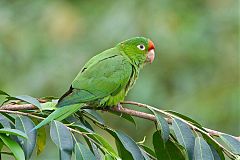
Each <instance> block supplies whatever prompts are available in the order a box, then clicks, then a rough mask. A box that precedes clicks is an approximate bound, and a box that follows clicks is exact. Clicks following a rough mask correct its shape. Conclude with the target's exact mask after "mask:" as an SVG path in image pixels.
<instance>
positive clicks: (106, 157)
mask: <svg viewBox="0 0 240 160" xmlns="http://www.w3.org/2000/svg"><path fill="white" fill-rule="evenodd" d="M104 160H114V158H113V157H112V156H111V155H109V154H105V155H104Z"/></svg>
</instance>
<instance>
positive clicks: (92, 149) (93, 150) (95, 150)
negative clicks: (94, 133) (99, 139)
mask: <svg viewBox="0 0 240 160" xmlns="http://www.w3.org/2000/svg"><path fill="white" fill-rule="evenodd" d="M89 143H90V146H89V147H90V149H91V151H92V152H93V154H94V156H95V157H96V159H97V160H101V159H102V156H101V153H100V152H99V149H98V147H97V146H96V145H95V144H94V143H93V142H92V141H89Z"/></svg>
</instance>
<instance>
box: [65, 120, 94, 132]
mask: <svg viewBox="0 0 240 160" xmlns="http://www.w3.org/2000/svg"><path fill="white" fill-rule="evenodd" d="M65 120H66V121H67V122H69V123H71V124H72V125H71V127H74V128H76V129H78V130H79V131H81V132H89V133H92V132H93V128H92V126H91V125H90V124H89V123H88V122H87V121H86V120H83V119H78V118H76V117H74V116H69V117H67V118H66V119H65Z"/></svg>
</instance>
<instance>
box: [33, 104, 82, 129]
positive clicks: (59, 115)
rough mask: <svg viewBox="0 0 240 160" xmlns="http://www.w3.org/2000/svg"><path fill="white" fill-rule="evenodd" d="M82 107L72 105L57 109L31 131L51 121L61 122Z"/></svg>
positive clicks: (80, 105)
mask: <svg viewBox="0 0 240 160" xmlns="http://www.w3.org/2000/svg"><path fill="white" fill-rule="evenodd" d="M82 106H83V105H82V104H74V105H69V106H64V107H61V108H57V109H56V110H55V111H54V112H52V113H51V114H50V115H49V116H48V117H47V118H45V119H44V120H43V121H42V122H41V123H39V124H38V125H37V126H36V127H34V128H33V130H36V129H38V128H40V127H42V126H44V125H46V124H48V123H50V122H51V121H53V120H58V121H61V120H63V119H65V118H67V117H68V116H70V115H71V114H73V113H75V112H76V111H77V110H79V109H80V108H81V107H82Z"/></svg>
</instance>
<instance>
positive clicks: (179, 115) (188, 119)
mask: <svg viewBox="0 0 240 160" xmlns="http://www.w3.org/2000/svg"><path fill="white" fill-rule="evenodd" d="M166 112H168V113H171V114H173V115H175V116H178V117H180V118H182V119H184V120H186V121H189V122H191V123H193V124H195V125H197V126H202V125H201V124H200V123H198V122H197V121H195V120H193V119H192V118H190V117H187V116H185V115H183V114H181V113H178V112H176V111H171V110H168V111H166Z"/></svg>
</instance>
